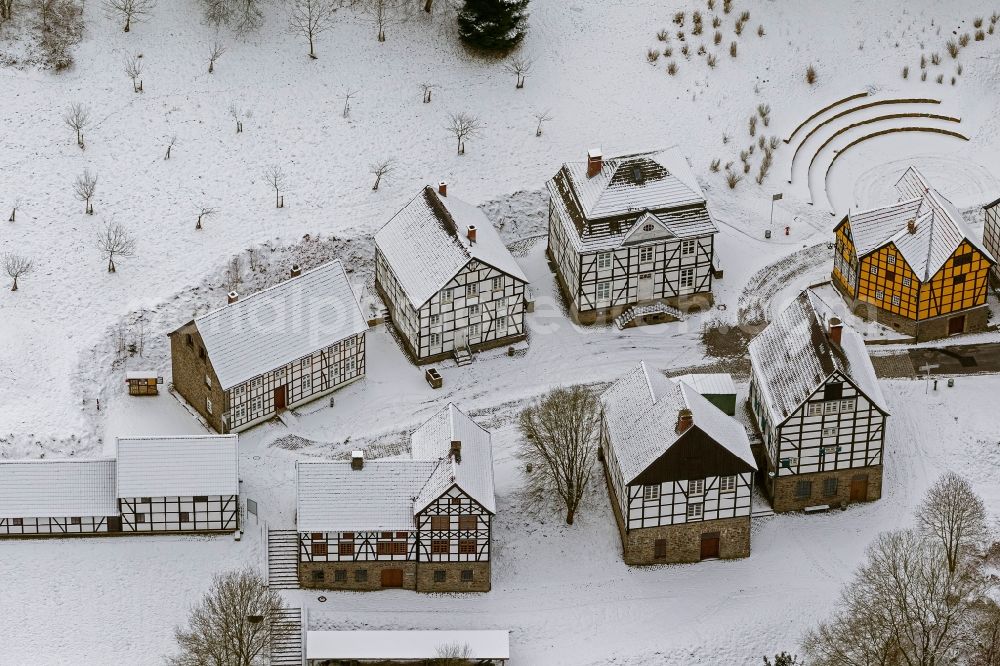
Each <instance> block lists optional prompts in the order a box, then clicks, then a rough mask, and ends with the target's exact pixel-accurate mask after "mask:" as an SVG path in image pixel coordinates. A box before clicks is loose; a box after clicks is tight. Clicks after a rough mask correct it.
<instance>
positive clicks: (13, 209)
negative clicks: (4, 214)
mask: <svg viewBox="0 0 1000 666" xmlns="http://www.w3.org/2000/svg"><path fill="white" fill-rule="evenodd" d="M20 207H21V200H20V199H14V205H13V206H11V208H10V217H9V218H7V221H8V222H13V221H14V220H15V219H16V218H17V209H18V208H20Z"/></svg>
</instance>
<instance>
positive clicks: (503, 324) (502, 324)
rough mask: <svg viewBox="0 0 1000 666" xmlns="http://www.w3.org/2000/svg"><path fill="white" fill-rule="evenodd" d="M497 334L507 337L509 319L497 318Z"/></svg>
mask: <svg viewBox="0 0 1000 666" xmlns="http://www.w3.org/2000/svg"><path fill="white" fill-rule="evenodd" d="M497 333H498V334H500V335H507V317H497Z"/></svg>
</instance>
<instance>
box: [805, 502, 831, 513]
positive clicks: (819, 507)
mask: <svg viewBox="0 0 1000 666" xmlns="http://www.w3.org/2000/svg"><path fill="white" fill-rule="evenodd" d="M829 510H830V505H829V504H816V505H815V506H807V507H806V508H804V509H802V511H804V512H805V513H826V512H827V511H829Z"/></svg>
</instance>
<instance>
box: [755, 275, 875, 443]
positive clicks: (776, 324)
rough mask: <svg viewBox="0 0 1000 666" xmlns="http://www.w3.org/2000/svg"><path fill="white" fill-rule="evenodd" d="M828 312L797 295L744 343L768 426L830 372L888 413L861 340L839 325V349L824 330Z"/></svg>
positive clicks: (807, 296)
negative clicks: (767, 416)
mask: <svg viewBox="0 0 1000 666" xmlns="http://www.w3.org/2000/svg"><path fill="white" fill-rule="evenodd" d="M833 316H834V314H833V312H832V311H831V310H830V309H829V308H827V307H826V306H825V305H824V304H823V303H822V301H821V300H820V299H819V298H817V297H816V296H815V295H814V294H813V293H812V292H811V291H803V292H802V293H801V294H799V296H798V297H797V298H796V299H795V300H794V301H792V303H791V304H790V305H789V306H788V307H787V308H785V310H784V311H783V312H782V313H781V314H780V315H778V316H777V317H776V318H775V319H774V320H773V321H772V322H771V323H770V324H768V325H767V327H766V328H764V330H763V331H761V332H760V333H759V334H757V336H756V337H754V339H753V340H751V341H750V363H751V365H752V367H753V373H754V376H755V377H756V378H757V380H758V381H757V388H758V391H759V394H760V398H761V401H762V402H763V403H764V405H765V406H766V407H767V410H768V413H769V414H770V415H771V421H772V423H773V424H774V425H778V424H780V423H782V422H783V421H784V420H785V419H786V418H787V417H788V416H789V415H790V414H791V413H792V412H794V411H795V410H796V409H798V407H799V406H800V405H801V404H802V403H803V402H804V401H805V399H806V398H808V397H809V396H810V395H812V393H813V392H814V391H816V390H817V389H818V388H819V386H820V384H822V383H823V382H825V381H826V378H827V377H829V376H830V375H831V374H832V373H834V372H841V373H843V374H844V375H846V376H847V377H848V378H849V379H850V380H851V381H852V382H853V383H854V384H855V385H856V386H857V387H858V388H859V389H861V391H862V392H864V394H865V395H867V396H868V398H869V399H870V400H871V401H872V402H874V403H875V405H876V406H877V407H878V408H879V409H881V410H882V411H883V412H885V413H888V409H887V407H886V404H887V403H886V401H885V397H884V396H883V395H882V390H881V389H880V388H879V384H878V379H877V378H876V376H875V368H874V367H873V366H872V361H871V358H870V357H869V355H868V349H867V348H866V347H865V341H864V339H863V338H862V337H861V336H860V335H859V334H858V333H857V332H856V331H855V330H854V329H852V328H851V327H850V326H848V325H846V324H844V325H843V329H842V332H841V339H840V345H839V346H838V345H834V344H833V343H832V342H831V341H830V337H829V331H828V330H827V325H828V321H829V319H830V318H831V317H833Z"/></svg>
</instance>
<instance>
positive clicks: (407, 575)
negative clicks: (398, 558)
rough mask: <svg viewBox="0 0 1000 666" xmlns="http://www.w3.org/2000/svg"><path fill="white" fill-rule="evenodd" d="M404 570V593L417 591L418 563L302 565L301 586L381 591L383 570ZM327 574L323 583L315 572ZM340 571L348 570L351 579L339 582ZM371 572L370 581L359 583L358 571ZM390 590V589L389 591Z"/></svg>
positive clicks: (324, 563)
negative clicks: (356, 574)
mask: <svg viewBox="0 0 1000 666" xmlns="http://www.w3.org/2000/svg"><path fill="white" fill-rule="evenodd" d="M383 569H402V570H403V586H402V589H404V590H415V589H417V563H416V562H388V561H385V562H301V561H300V562H299V585H301V586H302V587H303V588H309V589H316V590H355V591H370V590H381V589H383V588H382V570H383ZM316 571H322V572H323V579H322V580H314V579H313V573H314V572H316ZM337 571H346V572H347V580H345V581H340V582H338V581H337ZM357 571H367V572H368V580H367V581H358V580H357V579H356V578H355V572H357ZM386 589H389V588H386ZM396 589H398V588H396Z"/></svg>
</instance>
